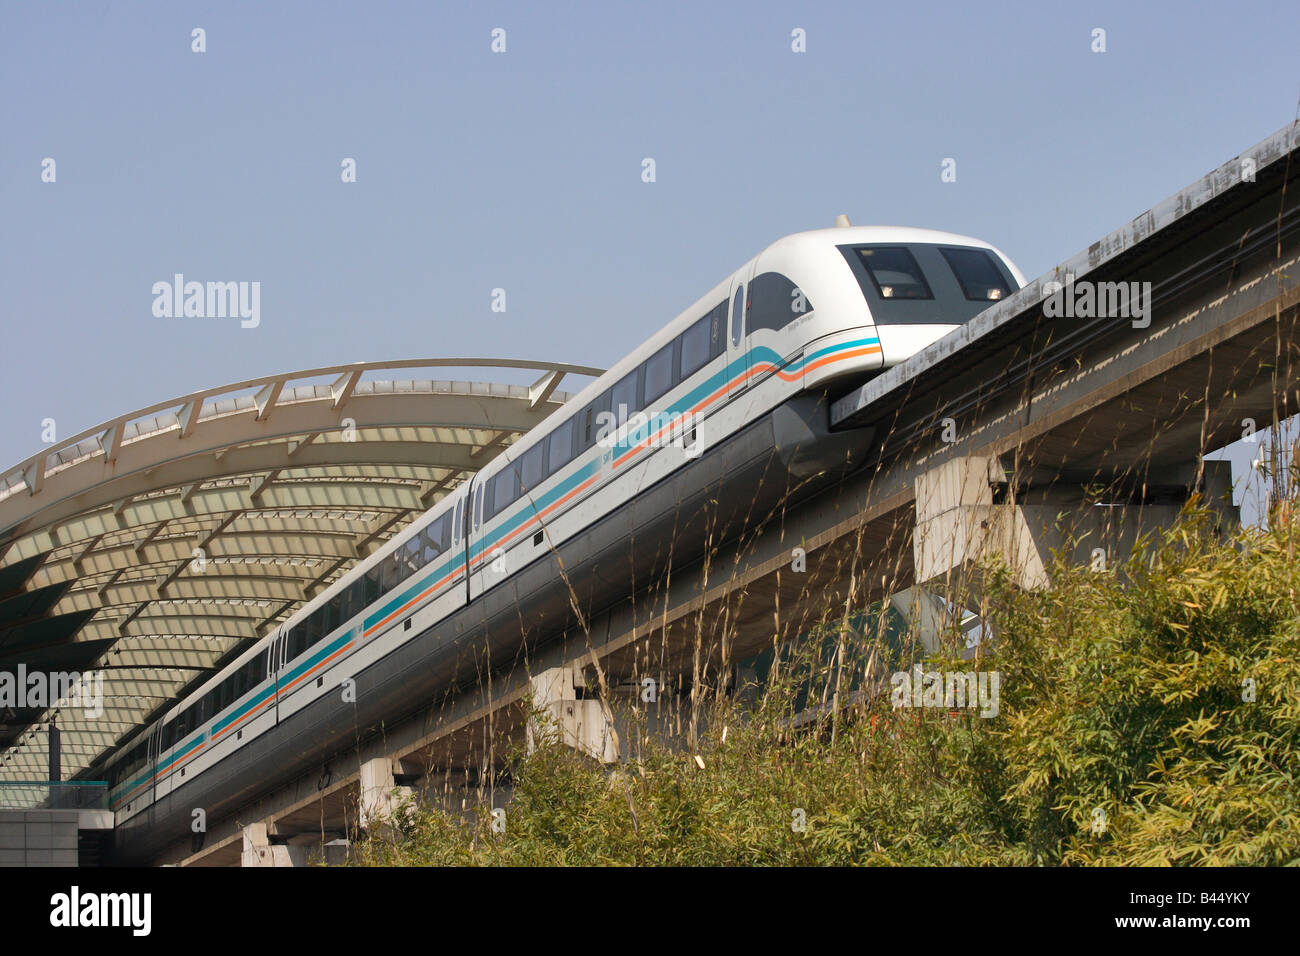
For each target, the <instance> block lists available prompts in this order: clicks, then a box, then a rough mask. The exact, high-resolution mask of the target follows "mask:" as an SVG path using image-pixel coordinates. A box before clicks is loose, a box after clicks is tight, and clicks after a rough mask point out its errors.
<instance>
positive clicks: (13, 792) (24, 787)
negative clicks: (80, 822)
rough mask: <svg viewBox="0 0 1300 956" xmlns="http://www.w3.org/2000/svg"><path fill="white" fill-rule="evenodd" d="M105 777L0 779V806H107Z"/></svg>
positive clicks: (41, 808)
mask: <svg viewBox="0 0 1300 956" xmlns="http://www.w3.org/2000/svg"><path fill="white" fill-rule="evenodd" d="M107 809H108V782H107V781H104V780H75V781H65V782H61V783H60V782H57V781H52V780H0V810H107Z"/></svg>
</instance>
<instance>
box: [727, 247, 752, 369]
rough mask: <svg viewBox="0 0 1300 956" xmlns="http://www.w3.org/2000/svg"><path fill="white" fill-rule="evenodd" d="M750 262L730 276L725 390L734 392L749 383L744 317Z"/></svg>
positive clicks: (747, 297)
mask: <svg viewBox="0 0 1300 956" xmlns="http://www.w3.org/2000/svg"><path fill="white" fill-rule="evenodd" d="M752 271H753V267H752V264H751V265H748V266H745V268H743V269H741V270H740V271H739V272H737V273H736V274H735V276H733V277H732V280H731V304H730V307H729V311H728V320H727V391H728V393H731V394H735V393H736V392H740V391H743V390H744V389H745V387H746V386H747V385H748V384H749V364H750V359H749V349H748V347H747V339H748V336H747V335H746V332H747V329H746V328H745V319H746V314H747V312H748V309H747V308H746V303H747V302H748V299H749V274H750V272H752Z"/></svg>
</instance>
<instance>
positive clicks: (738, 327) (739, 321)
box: [731, 285, 745, 345]
mask: <svg viewBox="0 0 1300 956" xmlns="http://www.w3.org/2000/svg"><path fill="white" fill-rule="evenodd" d="M744 312H745V287H744V286H743V285H742V286H741V287H740V288H738V289H737V290H736V297H735V298H734V299H732V300H731V344H732V345H739V344H740V340H741V338H742V337H743V336H744V334H745V315H744Z"/></svg>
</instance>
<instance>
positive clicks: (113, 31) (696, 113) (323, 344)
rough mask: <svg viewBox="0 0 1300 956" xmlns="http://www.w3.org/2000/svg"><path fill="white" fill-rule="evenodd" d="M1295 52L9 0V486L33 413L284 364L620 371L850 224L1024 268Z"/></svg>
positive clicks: (1157, 32) (76, 411)
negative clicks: (47, 165)
mask: <svg viewBox="0 0 1300 956" xmlns="http://www.w3.org/2000/svg"><path fill="white" fill-rule="evenodd" d="M1297 26H1300V6H1298V5H1297V4H1296V3H1295V2H1293V0H1291V2H1273V3H1252V2H1244V3H1236V4H1223V3H1203V4H1189V3H1178V4H1167V3H1142V4H1132V3H1127V2H1125V3H1087V4H1077V3H1076V4H1050V3H1042V2H1032V3H1002V2H999V3H996V4H973V3H956V2H951V3H937V4H935V3H929V4H927V3H905V4H904V3H883V2H852V3H771V2H745V3H729V4H702V5H695V4H657V3H637V4H632V3H620V4H609V3H600V4H597V3H592V4H585V5H580V4H564V5H556V4H537V3H531V4H522V3H521V4H500V3H491V4H472V5H470V4H456V5H451V4H439V5H435V4H432V3H411V4H405V3H348V4H327V3H218V4H203V3H162V2H149V3H124V2H109V3H89V2H86V3H76V4H54V3H31V4H22V3H18V2H15V0H4V3H3V6H0V284H2V285H3V289H4V295H3V300H2V302H0V310H3V320H4V329H5V333H6V343H7V348H8V352H9V361H8V362H7V363H6V366H5V371H6V375H5V377H4V383H3V389H4V397H5V400H6V401H5V404H6V406H7V407H8V408H9V409H10V413H9V414H8V415H5V416H3V417H0V467H8V466H10V465H13V464H16V463H17V462H18V461H19V460H20V459H22V458H24V457H26V456H28V455H30V454H33V453H34V452H35V451H36V450H37V449H38V448H39V447H40V432H41V420H42V419H44V418H53V419H54V420H55V421H56V423H57V428H58V433H59V435H60V436H61V437H62V436H69V435H71V434H73V433H75V432H77V431H80V430H82V429H85V428H88V427H90V426H92V425H95V424H98V423H99V422H101V421H103V420H105V419H107V418H110V417H112V416H114V415H116V414H120V413H122V412H126V411H129V410H131V409H134V408H137V407H140V406H144V405H148V404H152V403H154V402H157V401H161V400H163V399H166V398H169V397H172V396H175V395H180V394H183V393H185V392H187V391H191V390H194V389H196V388H200V387H205V386H208V385H217V384H222V383H225V382H230V381H236V380H240V379H245V378H251V377H255V376H259V375H267V374H273V373H276V372H281V371H287V370H290V369H298V368H308V367H312V366H318V365H328V364H337V363H343V362H353V361H362V360H380V359H393V358H408V357H417V356H460V355H495V356H509V357H531V358H543V359H556V360H564V361H572V362H577V363H582V364H591V365H598V366H605V365H608V364H610V363H613V362H614V361H615V360H617V359H618V358H619V357H620V356H622V355H623V354H625V353H626V352H627V351H628V350H629V349H630V348H631V347H633V346H634V345H635V344H637V343H638V342H639V341H640V340H642V339H643V338H644V337H645V336H647V335H648V334H649V333H650V332H652V331H653V330H654V329H656V328H657V327H659V326H660V325H662V324H663V323H664V322H665V321H667V320H668V319H669V318H671V317H672V316H674V315H675V314H676V313H677V312H679V311H680V310H681V309H682V308H684V307H685V306H686V305H688V304H689V303H690V302H692V301H693V300H694V299H696V298H697V297H698V296H700V295H701V294H703V293H704V292H705V291H707V290H708V289H709V288H710V287H711V286H712V285H714V284H715V283H716V282H718V281H719V280H720V279H721V278H722V277H723V276H724V275H725V274H726V273H728V272H729V271H731V270H732V269H734V268H735V267H736V266H738V265H739V264H740V263H742V262H743V261H744V260H745V259H747V258H748V257H749V256H751V255H753V254H754V253H755V252H756V251H758V250H759V249H760V248H761V247H763V246H764V245H766V244H767V243H769V242H770V241H772V240H773V239H776V238H778V237H779V236H782V235H785V234H788V233H791V232H795V231H798V230H802V229H808V228H816V227H822V226H828V225H830V224H831V222H832V221H833V219H834V217H835V215H836V214H837V213H841V212H846V213H848V214H849V215H850V217H851V218H852V219H853V221H854V222H855V223H859V224H865V223H890V224H906V225H917V226H926V227H932V228H939V229H946V230H951V231H955V232H962V233H968V234H971V235H975V236H979V237H982V238H985V239H988V240H989V241H991V242H993V243H995V244H996V245H998V246H1000V247H1001V248H1002V249H1003V250H1004V251H1005V252H1006V253H1007V254H1008V255H1010V256H1011V257H1012V258H1013V259H1014V260H1015V261H1016V262H1017V263H1018V264H1019V266H1020V267H1021V269H1023V270H1024V272H1025V273H1026V274H1027V275H1029V276H1031V277H1033V276H1037V275H1038V274H1040V273H1042V272H1043V271H1044V270H1045V269H1047V268H1049V267H1050V266H1052V265H1053V264H1055V263H1056V262H1058V261H1060V260H1062V259H1065V258H1067V257H1068V256H1070V255H1072V254H1074V253H1076V252H1078V251H1079V250H1081V249H1083V248H1084V247H1086V246H1087V245H1088V244H1089V243H1090V242H1092V241H1093V240H1095V239H1097V238H1098V237H1100V236H1102V235H1104V234H1105V233H1107V232H1109V231H1111V230H1113V229H1115V228H1117V227H1119V226H1120V225H1122V224H1123V223H1125V222H1127V221H1128V220H1129V219H1131V218H1132V217H1133V216H1135V215H1136V214H1138V213H1140V212H1142V211H1143V210H1145V209H1147V208H1148V207H1150V206H1152V205H1153V204H1155V203H1156V202H1158V201H1159V200H1161V199H1163V198H1165V197H1166V196H1168V195H1169V194H1171V193H1172V192H1174V191H1176V190H1178V189H1179V188H1181V187H1183V186H1184V185H1186V184H1188V183H1190V182H1192V181H1193V180H1194V179H1196V178H1197V177H1199V176H1201V175H1203V174H1204V173H1205V172H1207V171H1209V170H1210V169H1212V168H1213V167H1215V166H1217V165H1219V164H1220V163H1222V162H1224V161H1226V160H1227V159H1228V158H1230V157H1232V156H1234V155H1235V154H1237V153H1238V152H1240V151H1241V150H1243V149H1245V148H1246V147H1248V146H1251V145H1253V144H1254V143H1256V142H1257V141H1259V140H1260V139H1262V138H1264V137H1265V136H1267V135H1269V134H1270V133H1272V132H1274V131H1275V130H1277V129H1278V128H1280V127H1282V126H1283V125H1285V124H1286V123H1288V122H1289V121H1291V120H1292V119H1293V118H1294V116H1295V110H1296V100H1297V93H1298V92H1300V70H1298V69H1297V63H1298V62H1300V61H1298V59H1297V56H1296V51H1297V37H1298V35H1300V31H1297ZM194 27H202V28H203V29H204V30H205V31H206V44H207V52H205V53H203V54H196V53H193V52H191V30H192V29H193V28H194ZM495 27H502V28H504V29H505V30H506V31H507V32H506V43H507V52H506V53H505V54H501V55H494V54H493V53H492V52H491V51H490V42H491V36H490V33H491V31H492V29H493V28H495ZM796 27H800V28H803V29H804V30H805V31H806V33H807V52H806V53H804V54H795V53H792V52H791V49H790V45H791V30H792V29H794V28H796ZM1095 27H1101V28H1103V29H1105V30H1106V42H1107V52H1106V53H1104V54H1097V53H1093V52H1091V50H1090V45H1091V42H1092V40H1091V32H1092V30H1093V28H1095ZM45 157H52V158H54V159H55V161H56V163H57V182H56V183H54V184H45V183H42V182H41V161H42V160H43V159H44V158H45ZM344 157H353V158H355V160H356V162H357V179H358V181H357V182H356V183H354V184H344V183H342V182H341V181H340V162H341V160H342V159H343V158H344ZM645 157H653V158H654V159H655V161H656V164H657V181H656V182H655V183H653V184H646V183H643V182H642V181H641V161H642V159H643V158H645ZM946 157H952V158H954V159H956V161H957V174H958V177H957V182H956V183H949V184H945V183H942V182H941V181H940V175H939V174H940V164H941V162H942V161H943V159H944V158H946ZM176 272H182V273H184V274H185V275H186V277H187V278H191V279H198V280H201V281H206V280H236V281H238V280H243V281H254V280H255V281H259V282H260V283H261V287H262V297H261V325H260V326H259V327H258V328H256V329H241V328H239V324H238V321H237V320H231V319H194V318H191V319H183V318H156V317H155V316H154V315H153V313H152V310H151V306H152V303H153V295H152V293H151V287H152V285H153V283H154V282H157V281H160V280H170V278H171V276H172V275H173V273H176ZM496 287H502V288H504V289H505V290H506V292H507V304H508V311H507V312H506V313H505V314H498V313H493V312H491V311H490V295H491V290H492V289H493V288H496Z"/></svg>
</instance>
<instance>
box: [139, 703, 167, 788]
mask: <svg viewBox="0 0 1300 956" xmlns="http://www.w3.org/2000/svg"><path fill="white" fill-rule="evenodd" d="M162 733H163V726H162V721H161V720H160V721H158V723H156V724H155V725H154V728H153V730H152V731H151V732H150V734H149V747H148V749H147V751H146V752H147V754H148V756H147V757H146V762H145V765H144V766H145V772H146V773H148V774H149V785H148V789H146V790H145V792H144V793H143V794H141V796H143V797H145V798H146V800H147V803H150V804H152V803H153V802H154V801H155V800H157V799H158V771H157V767H158V763H159V761H160V760H162V752H161V751H162Z"/></svg>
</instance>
